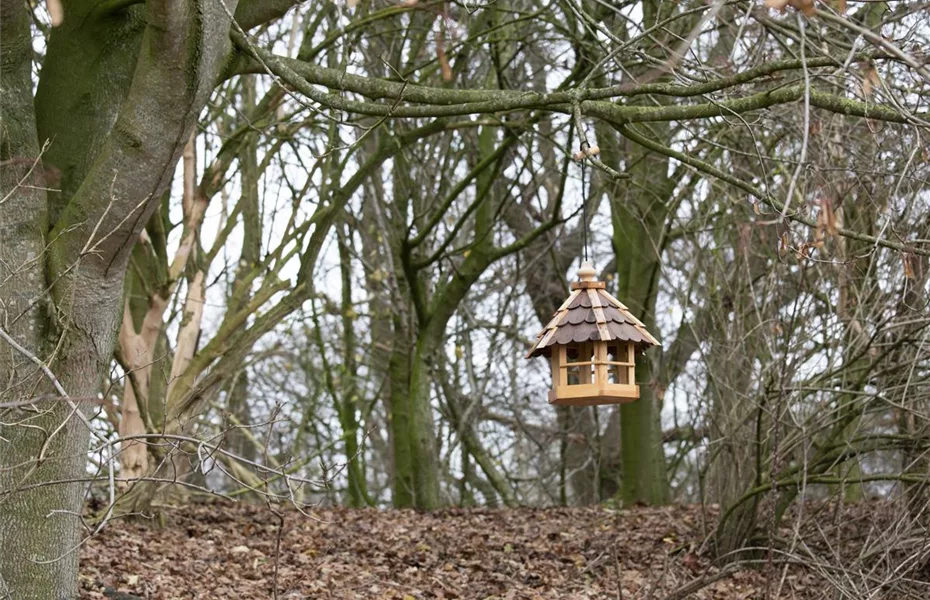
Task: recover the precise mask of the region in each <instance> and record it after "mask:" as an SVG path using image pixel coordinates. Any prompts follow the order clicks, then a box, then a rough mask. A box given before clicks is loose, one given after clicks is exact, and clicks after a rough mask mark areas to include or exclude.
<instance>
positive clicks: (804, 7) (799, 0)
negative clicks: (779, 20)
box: [763, 0, 817, 17]
mask: <svg viewBox="0 0 930 600" xmlns="http://www.w3.org/2000/svg"><path fill="white" fill-rule="evenodd" d="M763 4H764V5H765V7H766V8H774V9H775V10H778V11H780V12H785V11H786V10H788V7H789V6H790V7H792V8H794V9H795V10H799V11H801V13H803V14H804V16H806V17H812V16H814V13H815V12H816V11H817V8H816V7H815V6H814V0H765V2H764V3H763Z"/></svg>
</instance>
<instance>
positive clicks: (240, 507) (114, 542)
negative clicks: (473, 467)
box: [81, 503, 820, 600]
mask: <svg viewBox="0 0 930 600" xmlns="http://www.w3.org/2000/svg"><path fill="white" fill-rule="evenodd" d="M278 514H280V515H281V517H280V518H279V516H277V515H276V514H275V512H273V511H271V510H270V509H268V508H267V507H262V506H257V505H247V504H236V505H232V504H215V503H211V504H202V505H190V506H186V507H183V508H178V509H172V510H169V511H168V512H167V513H166V515H165V526H164V527H152V526H150V525H147V524H140V523H130V522H119V521H117V522H113V523H111V524H110V525H108V527H107V528H106V529H105V530H104V531H103V532H102V533H101V534H99V535H98V536H96V537H94V538H92V539H91V540H90V541H89V542H88V543H87V544H86V545H85V546H84V547H83V549H82V556H81V558H82V562H81V588H82V591H81V598H85V599H103V598H120V599H123V600H130V599H134V598H151V599H166V600H167V599H175V598H178V599H181V598H183V599H188V598H210V599H227V598H229V599H232V598H235V599H240V598H273V597H275V594H273V592H272V590H273V588H274V587H275V586H276V588H277V598H287V599H300V598H334V599H350V598H351V599H355V598H365V599H369V598H371V599H383V600H420V599H427V598H439V599H445V598H462V599H472V598H475V599H481V600H492V599H493V600H505V599H528V600H529V599H551V598H565V599H587V598H599V599H600V598H605V599H606V598H611V599H613V598H623V599H627V600H629V599H641V598H655V599H656V600H661V599H662V598H665V597H668V595H669V594H672V593H674V592H675V591H676V590H678V591H679V593H680V592H681V588H682V586H686V585H688V584H695V585H696V584H697V582H698V581H702V583H706V582H707V581H709V580H714V579H716V580H714V581H711V582H710V583H709V584H708V585H703V586H702V587H701V589H700V590H698V591H696V593H693V594H685V595H683V596H681V597H682V598H695V599H712V598H720V599H727V600H729V599H740V598H761V597H763V596H764V595H765V588H766V587H767V586H769V585H770V584H767V581H768V580H769V579H767V578H766V577H765V576H764V575H763V573H762V572H761V571H759V570H752V569H743V570H737V571H734V572H732V573H729V572H728V573H720V572H719V570H718V569H717V568H716V567H714V566H712V564H711V563H710V561H709V560H707V559H705V558H700V557H699V556H698V552H697V550H698V546H699V544H700V542H701V540H702V539H703V538H704V533H705V531H706V530H707V529H708V528H709V527H712V522H711V523H709V522H707V521H706V519H713V518H715V517H716V515H715V514H705V513H703V512H702V510H701V509H700V507H665V508H632V509H629V510H610V509H606V508H597V507H594V508H547V509H529V508H526V509H449V510H444V511H439V512H435V513H428V514H424V513H417V512H413V511H403V510H384V511H379V510H374V509H371V510H351V509H339V508H334V509H330V508H327V509H318V510H313V511H312V512H311V513H309V514H311V515H312V518H308V517H307V516H305V515H303V514H301V513H300V512H297V511H295V510H286V511H283V512H281V513H278ZM282 520H283V526H282V524H281V523H282ZM777 571H778V573H777V575H776V577H778V578H780V576H781V572H780V571H781V570H780V569H777ZM786 581H787V583H786V584H785V586H784V588H783V589H782V597H785V598H813V597H820V594H817V595H816V596H815V595H812V594H810V593H809V592H810V591H811V582H810V581H809V577H807V576H797V575H794V574H792V575H791V576H789V577H788V578H787V580H786ZM770 589H771V588H770Z"/></svg>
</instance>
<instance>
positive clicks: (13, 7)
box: [0, 0, 236, 600]
mask: <svg viewBox="0 0 930 600" xmlns="http://www.w3.org/2000/svg"><path fill="white" fill-rule="evenodd" d="M235 4H236V2H235V0H230V1H229V2H227V5H228V8H229V9H230V10H234V9H235ZM101 6H102V5H101V4H100V3H83V4H82V3H78V2H72V3H69V4H68V9H69V12H68V13H67V14H66V16H65V22H64V24H63V25H62V26H61V27H60V28H58V29H56V30H55V31H53V33H52V35H51V37H50V41H49V45H48V49H47V52H46V55H45V59H44V62H43V68H42V71H41V78H40V81H39V86H38V90H39V91H38V95H37V97H36V100H35V102H33V98H32V84H33V82H32V77H31V68H32V55H31V48H32V43H31V32H30V26H31V25H30V14H29V12H28V9H27V6H26V4H25V3H23V2H19V1H18V0H4V1H3V4H2V10H0V12H2V14H3V19H2V25H0V27H2V31H0V77H2V86H0V88H2V94H3V95H2V102H0V106H2V111H3V113H2V116H3V128H2V142H0V151H2V156H0V160H2V162H3V169H2V176H3V184H4V185H3V193H4V196H5V197H4V201H3V202H2V203H0V236H2V239H0V253H2V258H3V259H4V260H3V263H2V264H3V265H4V266H2V267H0V269H2V270H3V272H2V273H0V281H2V282H3V284H2V285H0V300H2V301H3V302H2V308H0V323H2V326H3V327H4V329H5V330H7V329H8V330H9V332H10V335H11V338H12V340H13V341H15V343H16V344H17V345H18V346H19V347H22V349H23V352H21V351H19V350H17V349H16V347H14V346H13V345H12V344H10V343H8V342H9V340H2V341H0V377H2V380H3V382H4V383H3V387H2V389H3V390H4V391H3V392H0V401H2V402H9V401H13V402H18V401H22V400H26V399H30V398H33V397H35V396H38V395H42V394H45V393H47V392H49V391H51V389H52V388H51V385H50V384H49V382H48V381H46V379H48V378H46V377H45V376H44V375H43V373H42V372H41V371H37V370H36V369H35V365H34V364H32V363H31V360H32V359H31V358H27V357H26V356H25V355H26V354H28V355H30V356H31V357H35V358H36V359H37V360H39V361H42V362H44V363H46V364H48V365H49V368H50V371H51V372H52V373H54V375H55V377H56V378H57V382H58V384H59V385H60V386H61V387H60V390H64V392H65V393H67V394H68V395H69V396H70V397H72V398H74V399H78V400H80V399H82V398H83V399H87V398H90V399H93V398H96V397H97V394H98V393H99V391H100V387H101V382H102V381H103V377H104V374H105V372H106V367H107V366H108V365H109V362H110V360H111V358H112V355H113V349H114V345H115V340H116V333H117V331H118V329H119V324H120V321H121V318H120V317H121V312H122V309H123V285H124V280H125V273H126V266H127V263H128V259H129V255H130V252H131V250H132V247H133V245H134V244H135V242H136V239H137V238H138V235H139V232H140V231H141V229H142V227H143V226H144V225H145V223H146V222H147V221H148V219H149V217H150V215H151V214H152V212H153V211H154V210H155V208H156V206H157V204H158V201H159V199H160V197H161V194H162V192H163V191H164V190H165V189H166V188H167V186H168V184H169V182H170V180H171V177H172V173H173V169H174V165H175V164H176V162H177V160H178V158H179V157H180V154H181V149H182V147H183V145H184V141H185V140H186V139H187V137H188V135H189V133H190V131H191V129H192V128H193V126H194V123H195V121H196V119H197V116H198V115H199V113H200V111H201V110H202V108H203V106H204V105H205V103H206V101H207V97H208V95H209V92H210V91H211V90H212V88H213V85H214V83H215V81H216V78H217V76H218V74H219V72H220V69H221V66H222V64H223V61H224V59H225V57H226V55H227V52H228V48H229V19H228V18H227V17H226V8H224V7H223V6H222V5H221V4H220V3H219V2H216V1H213V0H202V1H181V0H168V1H165V2H159V3H146V6H144V7H141V6H131V7H129V8H119V7H117V8H115V9H110V10H113V11H114V12H112V13H107V12H103V10H98V9H100V7H101ZM142 12H144V13H145V14H144V18H142ZM34 107H35V108H34ZM37 115H38V116H37ZM40 136H41V138H40ZM40 139H42V140H47V141H48V143H49V150H48V152H46V154H45V155H44V156H43V157H42V162H41V164H40V163H39V160H40V144H39V140H40ZM33 164H35V165H36V166H37V168H36V169H34V170H33V172H32V175H31V176H30V177H35V178H33V179H30V177H26V174H27V173H29V167H30V166H31V165H33ZM53 169H54V170H57V171H58V173H60V175H61V185H60V186H59V187H60V189H61V191H60V192H58V193H55V194H52V195H50V196H49V197H47V195H46V193H45V192H44V189H45V188H46V187H49V186H47V185H46V184H45V182H42V181H39V180H38V175H40V174H41V173H43V172H45V171H51V170H53ZM23 178H25V181H24V182H29V183H30V185H29V187H20V188H16V184H17V183H18V182H19V181H20V180H21V179H23ZM7 194H9V196H8V197H7V196H6V195H7ZM8 268H9V269H12V272H11V273H7V272H5V270H6V269H8ZM8 275H10V276H11V278H8V277H7V276H8ZM46 277H47V279H46ZM9 384H13V385H12V387H10V386H9ZM60 390H59V393H60ZM87 408H88V403H87V402H85V403H84V407H83V409H78V410H86V409H87ZM0 421H2V422H3V423H4V425H2V426H0V502H2V504H0V573H2V576H3V578H4V580H5V582H6V584H7V585H8V586H9V588H10V593H11V595H12V596H13V597H14V598H16V599H17V600H19V599H26V600H30V599H41V600H47V599H50V598H67V599H71V598H76V597H77V581H78V579H77V566H78V559H77V557H78V551H77V548H76V546H77V544H78V542H79V541H80V538H81V531H82V529H81V521H80V517H79V515H80V514H81V512H82V509H83V506H82V499H83V485H81V483H80V481H81V479H82V478H83V477H84V468H85V465H86V456H87V448H88V439H89V434H90V431H89V428H88V427H87V425H86V419H84V418H82V417H81V416H80V415H78V414H76V410H75V409H73V408H71V406H70V405H69V404H68V403H67V402H66V401H63V400H60V399H57V400H54V401H45V400H43V401H41V402H39V403H37V404H36V405H35V407H31V406H27V407H22V408H19V409H17V410H12V411H6V412H4V414H3V418H2V419H0Z"/></svg>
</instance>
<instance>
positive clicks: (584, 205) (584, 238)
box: [581, 142, 588, 262]
mask: <svg viewBox="0 0 930 600" xmlns="http://www.w3.org/2000/svg"><path fill="white" fill-rule="evenodd" d="M587 145H588V144H587V142H582V143H581V151H582V152H584V151H585V147H586V146H587ZM587 158H588V157H587V156H585V157H584V158H582V159H581V244H582V246H583V247H584V260H585V262H587V260H588V187H587V186H586V185H585V169H586V167H587V163H588V161H587Z"/></svg>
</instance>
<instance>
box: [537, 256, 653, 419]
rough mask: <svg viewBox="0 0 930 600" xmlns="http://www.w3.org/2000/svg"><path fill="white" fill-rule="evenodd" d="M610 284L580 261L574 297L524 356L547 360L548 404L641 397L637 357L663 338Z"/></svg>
mask: <svg viewBox="0 0 930 600" xmlns="http://www.w3.org/2000/svg"><path fill="white" fill-rule="evenodd" d="M606 287H607V286H606V284H605V283H604V282H603V281H598V280H597V273H596V271H595V270H594V267H592V266H591V263H589V262H587V261H585V262H584V263H582V265H581V268H580V269H579V270H578V281H575V282H572V293H571V295H570V296H569V297H568V299H567V300H566V301H565V302H564V303H563V304H562V306H561V307H559V310H557V311H556V313H555V315H554V316H553V317H552V320H551V321H549V324H548V325H546V327H545V328H544V329H543V330H542V331H541V332H539V335H538V336H537V338H536V343H535V344H533V347H532V348H531V349H530V351H529V352H528V353H527V355H526V357H527V358H532V357H534V356H546V357H548V358H549V362H550V364H551V366H552V389H551V390H550V391H549V403H550V404H558V405H565V406H593V405H596V404H623V403H625V402H633V401H634V400H636V399H637V398H639V386H638V385H636V355H637V354H639V353H642V352H643V351H644V350H646V349H647V348H650V347H652V346H658V345H659V342H658V340H656V339H655V338H654V337H653V336H652V334H650V333H649V332H648V331H646V327H645V326H644V325H643V324H642V322H640V320H639V319H637V318H636V317H634V316H633V315H632V314H630V311H629V309H628V308H627V307H626V306H624V305H623V303H621V302H620V301H619V300H617V299H616V298H614V297H613V296H611V295H610V294H608V293H607V290H606Z"/></svg>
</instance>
